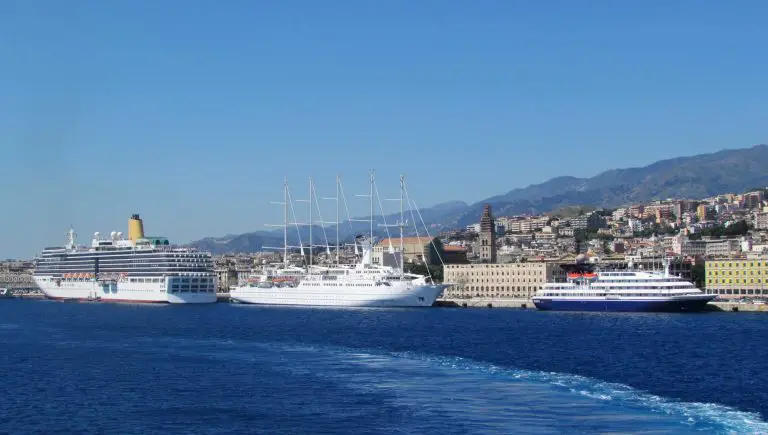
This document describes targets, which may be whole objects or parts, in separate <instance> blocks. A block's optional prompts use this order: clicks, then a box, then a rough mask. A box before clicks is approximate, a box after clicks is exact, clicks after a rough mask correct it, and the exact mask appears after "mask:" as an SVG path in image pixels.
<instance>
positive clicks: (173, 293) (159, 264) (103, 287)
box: [34, 215, 216, 303]
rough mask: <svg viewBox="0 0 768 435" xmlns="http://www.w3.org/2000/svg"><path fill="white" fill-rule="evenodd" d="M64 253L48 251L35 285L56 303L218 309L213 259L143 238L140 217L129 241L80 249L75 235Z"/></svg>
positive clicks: (97, 241)
mask: <svg viewBox="0 0 768 435" xmlns="http://www.w3.org/2000/svg"><path fill="white" fill-rule="evenodd" d="M68 236H69V237H68V239H69V240H68V243H67V245H66V246H64V247H54V248H45V249H44V250H43V252H42V253H41V254H40V256H39V257H38V258H37V267H36V269H35V274H34V280H35V283H36V284H37V285H38V287H40V289H41V290H42V291H43V293H44V294H45V295H46V296H47V297H48V298H51V299H62V300H92V301H104V302H142V303H144V302H160V303H213V302H216V275H215V273H214V271H213V260H212V259H211V255H210V254H209V253H204V252H198V251H195V250H193V249H189V248H181V247H175V246H172V245H170V243H169V241H168V239H166V238H163V237H144V225H143V222H142V220H141V218H139V215H133V216H131V218H130V220H129V222H128V238H127V239H124V238H123V235H122V233H120V232H115V231H113V232H112V233H111V234H110V238H109V239H106V240H105V239H102V238H101V237H100V236H99V233H95V234H94V237H93V240H92V242H91V246H89V247H84V246H77V245H76V243H75V232H74V230H72V229H70V230H69V233H68Z"/></svg>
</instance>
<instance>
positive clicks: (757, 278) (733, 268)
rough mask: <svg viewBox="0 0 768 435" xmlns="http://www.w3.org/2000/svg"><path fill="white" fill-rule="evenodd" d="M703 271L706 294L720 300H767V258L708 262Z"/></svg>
mask: <svg viewBox="0 0 768 435" xmlns="http://www.w3.org/2000/svg"><path fill="white" fill-rule="evenodd" d="M704 270H705V277H706V288H707V292H708V293H713V294H716V295H718V296H719V297H720V298H740V297H759V298H768V257H761V258H758V259H729V260H708V261H706V262H705V263H704Z"/></svg>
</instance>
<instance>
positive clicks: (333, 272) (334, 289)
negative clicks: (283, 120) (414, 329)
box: [230, 173, 450, 307]
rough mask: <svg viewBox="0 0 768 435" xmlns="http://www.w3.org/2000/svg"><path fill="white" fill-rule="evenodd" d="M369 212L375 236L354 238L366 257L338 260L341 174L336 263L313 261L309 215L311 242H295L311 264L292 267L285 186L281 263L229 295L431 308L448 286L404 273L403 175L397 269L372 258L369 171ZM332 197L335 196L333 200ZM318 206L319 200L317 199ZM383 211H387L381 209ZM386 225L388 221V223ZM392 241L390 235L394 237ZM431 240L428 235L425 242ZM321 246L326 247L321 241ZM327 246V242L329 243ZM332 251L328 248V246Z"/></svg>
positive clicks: (276, 301) (256, 300) (262, 300)
mask: <svg viewBox="0 0 768 435" xmlns="http://www.w3.org/2000/svg"><path fill="white" fill-rule="evenodd" d="M370 181H371V191H370V195H364V196H370V198H371V216H370V219H369V222H370V226H371V235H370V236H369V237H364V236H358V237H357V238H356V239H355V243H354V246H355V251H357V250H358V248H361V249H362V257H361V258H360V259H359V261H358V262H357V263H356V264H354V265H344V264H338V258H339V256H338V249H339V246H340V245H339V241H338V234H339V228H338V225H339V216H338V200H339V195H338V192H339V189H340V184H339V183H340V182H339V179H338V178H337V196H336V198H335V199H336V201H337V218H336V222H335V223H336V225H337V229H336V236H337V241H336V245H335V247H336V250H337V254H336V258H337V264H335V265H331V266H322V265H314V264H312V249H313V248H314V247H315V245H313V244H312V239H311V237H312V233H311V225H312V223H313V220H312V216H311V214H310V219H309V222H310V240H309V244H308V245H307V246H303V245H302V246H294V247H292V248H298V249H300V250H301V252H302V253H303V252H304V250H305V249H307V248H308V249H309V256H308V261H307V264H306V265H305V266H303V267H296V266H290V265H289V264H288V249H289V246H288V236H287V228H288V208H289V204H291V202H292V199H291V198H290V194H289V191H288V186H287V184H285V185H284V202H283V203H281V204H283V205H284V207H285V209H284V213H285V222H284V224H283V228H284V240H283V247H282V249H283V251H284V252H283V260H284V264H283V265H282V266H277V267H273V268H267V269H266V270H265V271H264V272H263V273H262V274H261V276H259V277H257V279H255V280H253V281H252V282H248V283H244V284H241V285H239V286H237V287H235V288H233V289H232V290H231V291H230V298H231V299H232V300H234V301H236V302H242V303H249V304H265V305H305V306H346V307H429V306H432V304H434V302H435V300H436V299H437V298H438V297H440V295H442V293H443V291H444V290H445V289H446V288H447V287H449V286H450V284H444V283H435V282H433V281H432V279H431V277H428V276H422V275H417V274H412V273H406V272H405V265H404V257H403V255H402V253H403V246H402V240H403V239H402V238H403V227H404V223H403V205H402V204H403V197H404V192H405V185H404V180H403V178H402V177H401V179H400V188H401V195H400V202H401V203H400V214H401V219H400V222H398V224H397V225H396V226H398V227H400V241H401V243H400V250H399V252H395V249H394V247H392V246H390V254H391V256H392V258H394V259H395V261H396V262H397V267H393V266H384V265H378V264H374V262H373V243H374V240H375V239H374V237H373V195H374V178H373V173H371V179H370ZM313 193H314V186H313V184H312V181H311V180H310V199H309V202H310V210H311V207H312V198H311V196H312V195H313ZM330 199H333V198H330ZM315 204H316V203H315ZM382 215H383V211H382ZM383 226H385V227H386V226H388V225H386V222H385V224H384V225H383ZM390 240H391V239H390ZM431 240H432V239H431V238H429V237H425V238H424V243H425V245H426V244H427V243H428V242H430V241H431ZM319 246H322V245H319ZM325 246H326V248H327V247H328V244H326V245H325ZM328 252H329V253H330V250H328Z"/></svg>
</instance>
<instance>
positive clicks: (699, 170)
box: [190, 145, 768, 253]
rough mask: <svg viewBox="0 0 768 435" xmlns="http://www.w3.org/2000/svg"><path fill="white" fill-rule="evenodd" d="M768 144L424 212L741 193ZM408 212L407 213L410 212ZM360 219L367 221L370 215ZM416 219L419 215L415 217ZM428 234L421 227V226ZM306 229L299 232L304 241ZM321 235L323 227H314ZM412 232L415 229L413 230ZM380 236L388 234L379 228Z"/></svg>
mask: <svg viewBox="0 0 768 435" xmlns="http://www.w3.org/2000/svg"><path fill="white" fill-rule="evenodd" d="M766 168H768V145H755V146H753V147H751V148H742V149H730V150H722V151H718V152H715V153H709V154H699V155H695V156H689V157H677V158H673V159H667V160H661V161H658V162H656V163H652V164H650V165H648V166H644V167H640V168H627V169H611V170H608V171H605V172H602V173H600V174H598V175H596V176H594V177H590V178H577V177H569V176H563V177H556V178H552V179H550V180H548V181H545V182H543V183H540V184H532V185H530V186H527V187H524V188H518V189H513V190H510V191H509V192H507V193H505V194H503V195H497V196H492V197H490V198H487V199H485V200H483V201H479V202H477V203H474V204H467V203H465V202H462V201H450V202H446V203H442V204H438V205H435V206H432V207H428V208H424V209H422V210H421V214H422V216H423V218H424V221H425V223H426V224H427V225H428V226H430V227H431V230H430V231H435V232H437V231H440V230H443V229H447V228H463V227H465V226H466V225H469V224H472V223H475V222H478V221H479V219H480V214H481V213H482V209H483V205H484V204H490V205H491V207H492V208H493V213H494V215H496V216H506V215H514V214H523V213H546V212H550V211H552V210H555V209H558V208H561V207H565V206H572V205H589V206H595V207H604V208H613V207H619V206H622V205H628V204H633V203H642V202H649V201H654V200H659V199H668V198H675V199H684V198H687V199H699V198H705V197H709V196H713V195H717V194H720V193H727V192H743V191H746V190H748V189H754V188H762V187H765V186H768V171H766ZM409 215H410V213H408V212H406V216H409ZM398 218H399V215H390V216H386V217H384V218H382V217H380V216H379V217H375V218H374V224H375V225H378V224H380V223H383V222H384V220H386V222H387V223H388V224H392V223H395V222H396V221H397V220H398ZM361 219H368V218H367V217H365V218H361ZM417 219H418V217H417ZM418 227H419V228H420V230H421V232H420V234H421V235H424V231H423V225H418ZM341 228H343V230H340V231H339V232H340V234H339V236H340V238H341V239H342V240H343V239H348V238H350V237H352V236H353V235H354V234H357V233H365V232H367V231H368V230H367V228H368V224H367V223H361V222H344V223H343V225H342V226H341ZM308 231H309V228H308V227H303V228H302V231H301V232H300V234H301V237H302V240H304V243H306V238H307V236H308ZM313 231H315V233H314V234H316V235H322V231H323V229H322V228H320V227H315V228H313ZM408 232H409V233H410V234H412V233H413V232H414V231H413V230H409V231H408ZM289 233H291V236H290V241H289V242H290V243H293V244H296V243H297V242H298V236H297V232H296V231H295V230H293V231H290V232H289ZM326 234H327V237H328V239H329V240H335V237H336V234H335V228H328V229H326ZM378 235H384V234H382V232H381V231H379V234H378ZM282 243H283V234H282V230H277V231H256V232H253V233H247V234H240V235H230V236H226V237H219V238H214V237H207V238H204V239H202V240H198V241H196V242H192V243H190V245H191V246H194V247H197V248H198V249H202V250H207V251H211V252H213V253H227V252H257V251H260V250H261V249H262V247H264V246H282Z"/></svg>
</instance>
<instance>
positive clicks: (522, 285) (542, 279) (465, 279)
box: [443, 262, 565, 299]
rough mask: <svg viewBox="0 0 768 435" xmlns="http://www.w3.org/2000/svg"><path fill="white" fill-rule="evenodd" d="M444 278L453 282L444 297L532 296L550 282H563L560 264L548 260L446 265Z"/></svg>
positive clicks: (522, 297) (527, 297)
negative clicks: (547, 261)
mask: <svg viewBox="0 0 768 435" xmlns="http://www.w3.org/2000/svg"><path fill="white" fill-rule="evenodd" d="M443 273H444V281H445V282H449V283H454V285H453V286H451V287H449V288H448V289H446V291H445V295H444V297H445V298H448V299H451V298H457V299H460V298H462V299H463V298H473V297H477V298H481V297H482V298H491V297H495V298H519V299H530V298H531V296H533V294H534V293H535V292H536V290H538V289H540V288H541V287H542V286H544V284H545V283H547V282H556V281H564V280H565V273H564V271H563V270H562V269H561V268H560V265H559V264H556V263H546V262H526V263H502V264H487V263H480V264H447V265H445V269H444V272H443Z"/></svg>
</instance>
